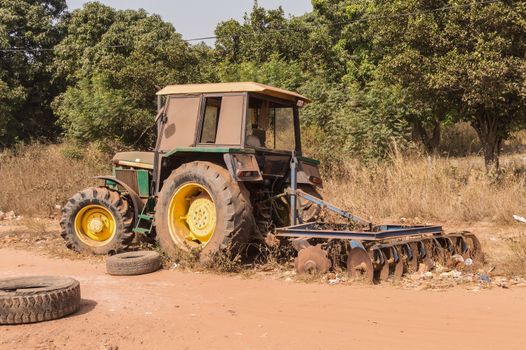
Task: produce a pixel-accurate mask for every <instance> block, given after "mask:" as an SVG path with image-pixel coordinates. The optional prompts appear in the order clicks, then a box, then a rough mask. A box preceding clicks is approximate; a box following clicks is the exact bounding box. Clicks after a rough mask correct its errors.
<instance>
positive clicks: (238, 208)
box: [61, 82, 322, 255]
mask: <svg viewBox="0 0 526 350" xmlns="http://www.w3.org/2000/svg"><path fill="white" fill-rule="evenodd" d="M157 96H158V114H157V117H156V124H157V142H156V145H155V147H154V150H153V151H151V152H122V153H118V154H116V155H115V157H114V158H113V160H112V162H113V174H112V175H111V176H109V175H108V176H100V177H98V178H100V179H102V180H104V181H105V185H104V186H102V187H98V188H97V187H94V188H89V189H86V190H83V191H81V192H79V193H78V194H76V195H75V196H73V197H72V199H70V201H69V202H68V203H67V205H66V206H65V208H64V215H63V218H62V222H61V225H62V235H63V237H64V238H65V239H66V242H67V245H68V247H70V248H72V249H75V250H79V251H88V252H92V253H98V254H107V253H114V252H118V251H122V250H125V249H126V248H128V246H129V245H130V244H131V243H132V242H133V239H134V238H136V237H137V236H147V237H156V238H157V240H158V241H159V243H160V244H161V248H163V249H164V250H165V251H166V253H167V254H169V255H174V254H176V252H177V250H178V249H180V250H191V249H194V248H199V250H200V251H203V252H205V253H206V255H209V254H213V253H215V252H217V251H219V250H221V249H224V248H231V247H232V246H234V245H239V244H243V243H249V242H252V241H257V240H261V239H264V238H265V236H266V234H267V233H268V232H269V231H270V230H271V228H272V227H275V226H283V225H288V224H289V215H288V213H289V208H288V199H287V198H286V196H282V195H280V194H283V193H284V191H286V189H287V187H288V186H289V184H290V162H291V158H292V156H293V155H294V156H295V157H296V159H297V160H298V171H297V183H298V186H299V187H301V188H302V189H303V190H305V191H307V192H309V193H311V194H313V195H315V196H318V197H319V194H318V193H317V191H316V188H317V187H321V186H322V180H321V177H320V172H319V169H318V164H319V162H318V161H316V160H314V159H310V158H307V157H303V156H302V151H301V137H300V123H299V109H300V108H301V107H302V106H303V105H304V104H306V103H308V102H309V100H308V99H307V98H305V97H303V96H301V95H299V94H296V93H294V92H290V91H286V90H282V89H278V88H274V87H270V86H266V85H262V84H258V83H252V82H245V83H220V84H195V85H172V86H167V87H165V88H164V89H162V90H160V91H159V92H158V93H157ZM123 207H126V208H123ZM86 208H87V209H86ZM306 212H307V210H306ZM79 216H80V217H79ZM130 218H131V220H130Z"/></svg>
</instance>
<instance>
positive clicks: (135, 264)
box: [106, 250, 161, 276]
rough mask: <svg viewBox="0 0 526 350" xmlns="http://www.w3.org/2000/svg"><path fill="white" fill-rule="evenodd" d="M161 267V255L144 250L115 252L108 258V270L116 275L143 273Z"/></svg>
mask: <svg viewBox="0 0 526 350" xmlns="http://www.w3.org/2000/svg"><path fill="white" fill-rule="evenodd" d="M160 268H161V256H160V255H159V253H157V252H153V251H149V250H144V251H137V252H128V253H122V254H115V255H113V256H110V257H108V258H107V259H106V271H107V272H108V273H109V274H110V275H114V276H131V275H142V274H145V273H150V272H154V271H157V270H159V269H160Z"/></svg>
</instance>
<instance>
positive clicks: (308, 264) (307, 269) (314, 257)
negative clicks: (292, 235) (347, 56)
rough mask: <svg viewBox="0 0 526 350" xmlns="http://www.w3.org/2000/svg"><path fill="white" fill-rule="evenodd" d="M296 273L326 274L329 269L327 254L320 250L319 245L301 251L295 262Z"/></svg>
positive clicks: (329, 262)
mask: <svg viewBox="0 0 526 350" xmlns="http://www.w3.org/2000/svg"><path fill="white" fill-rule="evenodd" d="M295 267H296V271H297V272H298V273H299V274H305V273H308V274H316V273H326V272H328V271H329V269H330V267H331V261H330V260H329V259H328V258H327V252H326V251H324V250H323V249H321V244H318V245H316V246H310V247H307V248H304V249H301V250H300V251H299V252H298V257H297V258H296V260H295Z"/></svg>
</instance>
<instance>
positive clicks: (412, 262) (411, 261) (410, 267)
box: [402, 242, 420, 274]
mask: <svg viewBox="0 0 526 350" xmlns="http://www.w3.org/2000/svg"><path fill="white" fill-rule="evenodd" d="M418 246H419V244H418V242H411V243H409V244H407V245H405V247H406V249H407V247H409V251H403V253H402V255H404V256H405V258H406V259H405V268H406V271H407V273H410V274H411V273H415V272H417V271H418V261H419V260H420V249H419V248H418ZM409 253H411V256H409Z"/></svg>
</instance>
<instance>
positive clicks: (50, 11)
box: [0, 0, 66, 147]
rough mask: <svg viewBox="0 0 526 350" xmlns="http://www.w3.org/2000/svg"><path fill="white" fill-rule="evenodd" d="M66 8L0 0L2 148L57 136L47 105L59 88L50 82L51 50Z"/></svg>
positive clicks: (48, 2) (49, 0) (50, 0)
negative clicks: (18, 142)
mask: <svg viewBox="0 0 526 350" xmlns="http://www.w3.org/2000/svg"><path fill="white" fill-rule="evenodd" d="M65 9H66V2H65V1H64V0H35V1H24V0H0V49H2V50H4V51H0V147H6V146H9V145H11V144H13V143H14V142H17V141H20V140H25V139H29V138H34V139H39V138H48V137H53V136H54V135H55V134H56V131H57V127H56V125H55V116H54V115H53V112H52V110H51V107H50V103H51V101H52V100H53V98H54V97H55V96H56V95H57V94H58V93H59V92H60V91H61V90H62V89H63V84H62V83H61V82H53V81H52V70H51V69H50V67H51V64H52V62H53V52H52V51H51V50H52V48H53V46H54V45H55V44H56V43H57V42H58V41H60V39H61V38H62V32H61V30H60V25H59V24H58V23H60V21H61V20H62V19H63V18H64V14H65V12H64V11H65ZM20 49H25V50H26V51H19V50H20ZM50 49H51V50H50Z"/></svg>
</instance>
